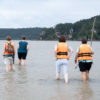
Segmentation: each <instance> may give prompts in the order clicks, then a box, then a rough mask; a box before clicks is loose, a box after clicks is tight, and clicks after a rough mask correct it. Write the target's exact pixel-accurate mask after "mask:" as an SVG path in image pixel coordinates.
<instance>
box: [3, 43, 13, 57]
mask: <svg viewBox="0 0 100 100" xmlns="http://www.w3.org/2000/svg"><path fill="white" fill-rule="evenodd" d="M11 46H13V48H14V44H13V43H11ZM7 49H8V42H7V43H5V52H4V55H13V54H14V52H10V53H9V52H7Z"/></svg>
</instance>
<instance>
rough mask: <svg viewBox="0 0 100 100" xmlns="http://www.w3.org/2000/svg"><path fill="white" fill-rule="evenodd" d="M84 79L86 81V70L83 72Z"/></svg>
mask: <svg viewBox="0 0 100 100" xmlns="http://www.w3.org/2000/svg"><path fill="white" fill-rule="evenodd" d="M82 80H83V81H86V72H82Z"/></svg>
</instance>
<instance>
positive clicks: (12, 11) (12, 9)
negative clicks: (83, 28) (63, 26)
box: [0, 0, 100, 28]
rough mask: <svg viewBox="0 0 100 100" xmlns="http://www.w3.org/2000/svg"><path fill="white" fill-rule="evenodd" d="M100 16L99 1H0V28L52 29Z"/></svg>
mask: <svg viewBox="0 0 100 100" xmlns="http://www.w3.org/2000/svg"><path fill="white" fill-rule="evenodd" d="M96 15H100V0H0V28H23V27H24V28H25V27H54V26H55V25H56V24H58V23H74V22H76V21H79V20H81V19H87V18H90V17H93V16H96Z"/></svg>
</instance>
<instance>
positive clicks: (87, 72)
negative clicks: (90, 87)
mask: <svg viewBox="0 0 100 100" xmlns="http://www.w3.org/2000/svg"><path fill="white" fill-rule="evenodd" d="M86 79H87V80H88V79H89V71H88V70H87V71H86Z"/></svg>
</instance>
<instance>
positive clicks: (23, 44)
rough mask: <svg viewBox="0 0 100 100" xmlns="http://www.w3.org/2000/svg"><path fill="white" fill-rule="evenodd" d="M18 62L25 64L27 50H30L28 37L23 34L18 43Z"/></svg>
mask: <svg viewBox="0 0 100 100" xmlns="http://www.w3.org/2000/svg"><path fill="white" fill-rule="evenodd" d="M17 49H18V59H19V61H18V64H19V65H21V64H22V65H23V66H24V65H25V60H26V56H27V52H28V50H29V46H28V42H27V41H26V37H25V36H23V37H22V40H21V41H20V42H19V44H18V48H17Z"/></svg>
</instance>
